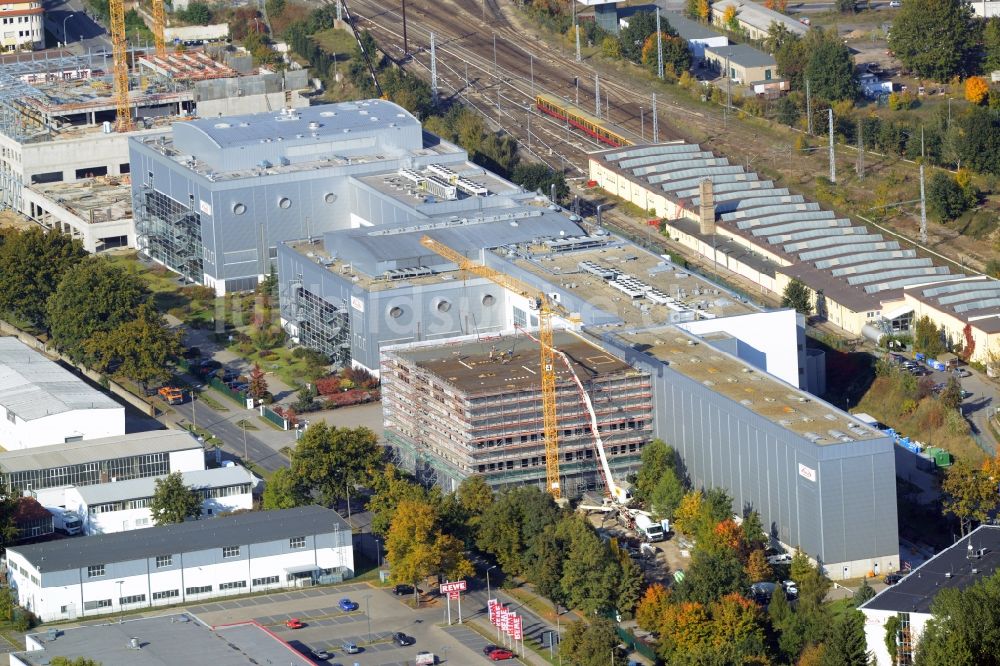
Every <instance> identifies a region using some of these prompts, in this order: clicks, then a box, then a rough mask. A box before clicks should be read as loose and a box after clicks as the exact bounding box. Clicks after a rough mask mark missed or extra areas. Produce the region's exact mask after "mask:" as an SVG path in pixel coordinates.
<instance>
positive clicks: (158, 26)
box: [153, 0, 167, 58]
mask: <svg viewBox="0 0 1000 666" xmlns="http://www.w3.org/2000/svg"><path fill="white" fill-rule="evenodd" d="M166 24H167V15H166V11H165V10H164V7H163V0H153V42H154V43H155V44H156V55H158V56H160V57H161V58H162V57H163V56H165V55H166V54H167V43H166V41H165V40H164V38H163V31H164V29H165V28H166Z"/></svg>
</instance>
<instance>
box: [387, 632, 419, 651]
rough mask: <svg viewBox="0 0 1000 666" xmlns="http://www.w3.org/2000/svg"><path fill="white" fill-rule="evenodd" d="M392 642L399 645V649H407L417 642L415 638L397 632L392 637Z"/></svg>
mask: <svg viewBox="0 0 1000 666" xmlns="http://www.w3.org/2000/svg"><path fill="white" fill-rule="evenodd" d="M392 640H393V642H394V643H396V644H397V645H399V647H407V646H408V645H413V644H414V643H416V642H417V639H415V638H414V637H413V636H407V635H406V634H404V633H403V632H402V631H397V632H396V633H394V634H393V635H392Z"/></svg>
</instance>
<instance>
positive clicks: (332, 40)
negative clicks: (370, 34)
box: [313, 28, 358, 62]
mask: <svg viewBox="0 0 1000 666" xmlns="http://www.w3.org/2000/svg"><path fill="white" fill-rule="evenodd" d="M313 39H314V40H315V41H316V43H317V44H319V45H320V47H322V49H323V50H324V51H326V52H327V53H329V54H331V55H333V54H337V62H344V61H345V60H349V59H350V58H351V54H352V53H354V49H356V48H357V46H358V43H357V42H356V41H354V35H352V34H351V33H349V32H348V31H346V30H338V29H336V28H330V29H329V30H324V31H322V32H317V33H316V34H314V35H313Z"/></svg>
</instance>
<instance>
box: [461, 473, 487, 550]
mask: <svg viewBox="0 0 1000 666" xmlns="http://www.w3.org/2000/svg"><path fill="white" fill-rule="evenodd" d="M455 495H456V498H457V499H458V503H459V505H460V506H461V507H462V509H464V510H465V514H466V518H465V522H466V529H467V530H468V532H469V534H470V535H471V536H472V537H473V539H474V538H475V537H476V535H477V534H478V532H479V525H480V521H481V520H482V516H483V514H484V513H486V511H487V510H488V509H489V508H490V507H491V506H493V489H492V488H490V486H489V484H487V483H486V479H485V478H483V477H482V476H480V475H479V474H474V475H472V476H469V477H466V478H465V479H463V480H462V483H460V484H459V485H458V490H456V491H455Z"/></svg>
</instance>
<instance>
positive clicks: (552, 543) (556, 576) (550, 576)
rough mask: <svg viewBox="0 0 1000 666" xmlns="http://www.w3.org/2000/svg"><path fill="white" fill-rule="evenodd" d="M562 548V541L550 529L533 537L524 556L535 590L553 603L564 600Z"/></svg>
mask: <svg viewBox="0 0 1000 666" xmlns="http://www.w3.org/2000/svg"><path fill="white" fill-rule="evenodd" d="M562 549H563V543H562V541H561V540H560V539H558V538H557V537H556V535H555V533H554V532H553V531H551V530H550V531H546V532H542V533H541V534H539V535H538V536H536V537H535V539H534V541H533V542H532V543H531V546H530V547H529V548H528V552H527V554H526V556H525V559H526V561H527V566H528V570H529V571H530V572H531V576H530V579H531V582H532V584H533V585H534V586H535V591H536V592H538V594H540V595H542V596H543V597H545V598H546V599H548V600H549V601H551V602H552V604H553V605H559V604H563V603H565V601H566V595H565V594H563V588H562V564H563V550H562Z"/></svg>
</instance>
